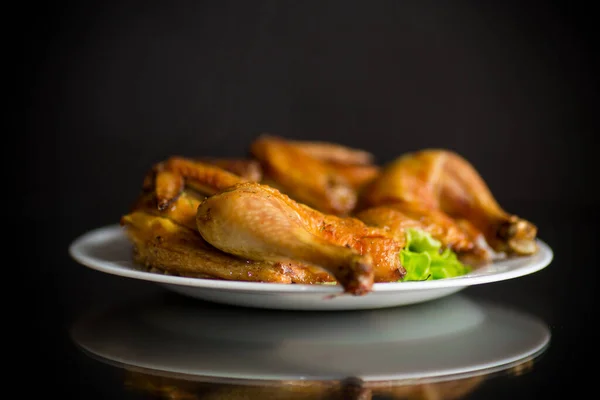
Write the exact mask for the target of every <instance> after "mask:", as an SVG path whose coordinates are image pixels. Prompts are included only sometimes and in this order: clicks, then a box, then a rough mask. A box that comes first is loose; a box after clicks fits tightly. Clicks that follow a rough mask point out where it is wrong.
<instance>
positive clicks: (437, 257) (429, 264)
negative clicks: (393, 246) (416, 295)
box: [400, 228, 471, 282]
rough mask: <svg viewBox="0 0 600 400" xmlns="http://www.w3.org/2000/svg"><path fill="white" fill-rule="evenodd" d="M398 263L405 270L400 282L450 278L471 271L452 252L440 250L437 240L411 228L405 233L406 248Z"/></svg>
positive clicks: (440, 245)
mask: <svg viewBox="0 0 600 400" xmlns="http://www.w3.org/2000/svg"><path fill="white" fill-rule="evenodd" d="M400 262H401V263H402V265H403V266H404V268H406V275H405V276H404V278H402V279H401V280H400V282H406V281H425V280H433V279H443V278H452V277H455V276H460V275H464V274H466V273H468V272H469V271H471V267H469V266H468V265H465V264H463V263H461V262H460V261H459V260H458V258H457V257H456V253H454V252H453V251H452V250H450V249H448V248H447V249H444V250H442V243H441V242H440V241H439V240H436V239H434V238H433V237H431V235H430V234H429V233H427V232H424V231H421V230H419V229H412V228H411V229H408V230H407V232H406V247H405V248H404V249H403V250H402V251H401V252H400Z"/></svg>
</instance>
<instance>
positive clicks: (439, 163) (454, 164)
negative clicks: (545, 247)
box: [360, 149, 537, 255]
mask: <svg viewBox="0 0 600 400" xmlns="http://www.w3.org/2000/svg"><path fill="white" fill-rule="evenodd" d="M389 204H395V206H394V207H399V209H400V210H401V211H403V212H410V213H412V215H410V216H411V217H418V218H423V219H429V220H435V221H442V220H444V219H445V218H446V216H448V217H449V218H448V219H447V222H448V225H447V226H448V228H450V225H452V224H454V225H455V226H456V228H457V229H461V223H460V222H459V220H465V221H468V223H469V224H470V225H471V226H472V227H471V229H470V232H474V231H480V232H481V233H482V235H483V236H484V237H485V240H486V242H487V243H488V244H489V245H490V246H491V247H492V248H493V249H494V250H495V251H497V252H504V253H507V254H514V255H527V254H532V253H534V252H535V251H536V250H537V244H536V241H535V238H536V235H537V228H536V227H535V226H534V225H533V224H532V223H531V222H529V221H527V220H525V219H522V218H520V217H517V216H516V215H512V214H509V213H507V212H506V211H504V210H503V209H502V208H501V207H500V205H499V204H498V203H497V202H496V200H495V199H494V197H493V196H492V193H491V191H490V190H489V188H488V187H487V185H486V183H485V182H484V180H483V179H482V178H481V176H480V175H479V174H478V172H477V171H476V170H475V168H474V167H473V166H472V165H471V164H470V163H469V162H467V161H466V160H465V159H464V158H462V157H461V156H459V155H458V154H456V153H454V152H451V151H447V150H435V149H432V150H423V151H418V152H414V153H409V154H406V155H403V156H401V157H399V158H398V159H396V160H395V161H393V162H392V163H390V164H389V165H387V166H386V167H385V168H384V169H383V170H382V171H381V173H380V175H379V177H378V178H377V179H375V180H374V181H373V182H371V183H370V184H369V186H368V188H367V189H365V190H364V191H363V193H362V197H361V199H360V208H362V209H365V208H369V207H373V206H379V205H389ZM452 219H454V220H455V221H452ZM464 232H465V233H467V234H468V232H467V231H464Z"/></svg>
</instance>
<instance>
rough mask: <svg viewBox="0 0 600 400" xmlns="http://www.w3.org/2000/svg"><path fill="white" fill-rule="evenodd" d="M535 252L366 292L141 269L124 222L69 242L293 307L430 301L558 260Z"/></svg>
mask: <svg viewBox="0 0 600 400" xmlns="http://www.w3.org/2000/svg"><path fill="white" fill-rule="evenodd" d="M538 244H539V251H538V253H536V254H535V255H533V256H528V257H520V258H514V259H509V260H502V261H496V262H494V263H493V264H490V265H488V266H485V267H483V268H479V269H477V270H475V271H473V272H471V273H469V274H467V275H464V276H460V277H456V278H448V279H439V280H434V281H423V282H401V283H376V284H374V285H373V290H372V291H371V292H370V293H368V294H367V295H365V296H350V295H345V294H342V288H341V286H337V285H300V284H277V283H260V282H241V281H226V280H214V279H199V278H187V277H180V276H170V275H162V274H157V273H151V272H145V271H141V270H140V269H139V268H136V266H135V264H134V262H133V259H132V245H131V243H130V242H129V240H128V239H127V237H126V236H125V233H124V232H123V228H122V227H121V226H119V225H111V226H107V227H103V228H98V229H95V230H92V231H90V232H88V233H86V234H84V235H82V236H80V237H79V238H77V239H76V240H75V241H73V243H72V244H71V246H70V247H69V252H70V254H71V256H72V257H73V258H74V259H75V260H76V261H78V262H79V263H81V264H82V265H85V266H87V267H89V268H92V269H95V270H98V271H101V272H105V273H108V274H113V275H118V276H122V277H128V278H134V279H140V280H145V281H150V282H155V283H158V284H162V285H164V286H165V287H166V288H168V289H170V290H172V291H175V292H178V293H181V294H183V295H186V296H191V297H195V298H199V299H203V300H209V301H213V302H218V303H225V304H231V305H239V306H247V307H259V308H271V309H290V310H352V309H356V310H358V309H372V308H383V307H394V306H401V305H407V304H413V303H420V302H423V301H428V300H432V299H436V298H440V297H443V296H447V295H449V294H452V293H455V292H458V291H459V290H462V289H465V288H467V287H469V286H472V285H480V284H484V283H492V282H498V281H503V280H507V279H513V278H517V277H520V276H524V275H528V274H531V273H534V272H536V271H539V270H541V269H542V268H544V267H546V266H547V265H548V264H550V262H551V261H552V257H553V253H552V249H551V248H550V247H549V246H548V245H547V244H546V243H544V242H543V241H541V240H538Z"/></svg>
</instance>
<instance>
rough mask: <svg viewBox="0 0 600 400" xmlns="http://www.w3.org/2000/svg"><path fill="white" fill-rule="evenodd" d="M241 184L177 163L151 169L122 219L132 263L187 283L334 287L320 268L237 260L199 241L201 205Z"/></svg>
mask: <svg viewBox="0 0 600 400" xmlns="http://www.w3.org/2000/svg"><path fill="white" fill-rule="evenodd" d="M243 181H244V179H243V178H241V177H237V176H236V175H234V174H231V173H230V172H227V171H225V170H224V169H221V168H220V167H218V166H215V165H214V164H212V165H209V164H207V163H206V162H198V161H193V160H189V159H183V158H181V157H173V158H170V159H169V160H167V161H166V162H163V163H160V164H159V165H157V166H155V167H154V168H153V169H152V171H151V173H150V174H148V176H147V177H146V179H145V181H144V184H143V190H142V193H141V194H140V195H139V197H138V198H137V199H136V202H135V203H134V205H133V207H132V211H131V212H130V213H128V214H126V215H124V216H123V217H122V218H121V225H122V226H123V227H124V228H125V233H126V235H127V236H128V238H129V239H130V240H131V242H132V243H133V244H134V260H135V261H136V262H137V263H138V264H141V265H144V266H145V267H146V268H148V269H150V270H152V271H156V272H162V273H168V274H172V275H181V276H190V277H202V278H212V279H229V280H245V281H259V282H273V283H322V282H335V278H334V277H333V276H332V275H330V274H329V273H327V272H326V271H324V270H323V269H321V268H317V267H313V266H309V265H302V264H300V263H298V262H295V261H289V262H287V263H280V262H266V261H260V260H259V261H250V260H246V259H241V258H239V257H236V256H232V255H230V254H225V253H223V252H222V251H220V250H218V249H216V248H214V247H213V246H211V245H210V244H208V243H207V242H206V241H205V240H204V239H202V236H200V234H199V233H198V230H197V228H196V210H197V208H198V206H199V205H200V202H201V201H202V200H203V199H204V198H205V197H206V195H209V194H211V193H216V192H217V191H219V190H222V189H224V188H226V187H229V185H230V184H235V183H238V182H243ZM165 200H168V201H165ZM165 204H168V206H165Z"/></svg>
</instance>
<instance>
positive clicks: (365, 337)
mask: <svg viewBox="0 0 600 400" xmlns="http://www.w3.org/2000/svg"><path fill="white" fill-rule="evenodd" d="M71 334H72V338H73V340H74V341H75V343H76V344H77V345H78V346H79V347H80V348H81V349H82V350H83V351H84V352H85V353H86V354H88V355H90V356H92V357H94V358H96V359H98V360H100V361H103V362H106V363H109V364H112V365H116V366H119V367H121V368H124V369H125V370H126V371H127V374H126V384H127V387H129V388H131V389H135V390H139V391H143V392H151V393H152V394H154V395H158V396H164V398H170V399H172V398H178V399H187V398H189V399H212V398H215V399H217V398H219V399H238V398H240V399H241V398H244V399H250V398H257V399H259V398H282V399H283V398H285V399H290V398H291V399H296V398H297V399H305V398H306V399H308V398H311V399H314V398H316V399H321V398H323V399H325V398H327V399H335V398H340V399H341V398H344V399H353V398H357V399H358V398H365V399H368V398H380V399H386V398H395V399H396V398H398V399H400V398H431V399H434V398H444V399H446V398H460V397H462V396H463V395H464V394H466V393H469V392H471V391H473V390H474V389H475V388H476V387H478V386H479V384H480V383H481V382H482V381H483V380H484V379H486V377H488V376H491V375H495V374H497V373H500V372H502V373H507V372H513V373H522V372H524V371H528V370H529V369H530V368H531V366H532V365H533V362H534V360H536V359H537V357H538V356H539V355H540V354H542V353H543V352H544V351H545V349H546V348H547V347H548V345H549V342H550V331H549V329H548V327H547V325H546V324H544V323H543V322H542V321H540V320H539V319H537V318H536V317H533V316H531V315H527V314H524V313H521V312H518V311H515V310H512V309H508V308H506V307H503V306H501V305H497V304H492V303H484V302H481V301H477V302H476V301H474V300H471V299H470V298H469V297H467V296H465V295H463V294H454V295H451V296H448V297H446V298H442V299H439V300H434V301H430V302H427V303H421V304H416V305H410V306H404V307H398V308H387V309H376V310H364V311H320V312H315V311H282V310H262V309H250V308H242V307H233V306H226V305H221V304H213V303H208V302H202V301H199V300H194V299H188V298H185V297H183V296H178V295H176V294H169V293H163V294H159V295H155V296H151V297H144V298H140V299H138V300H136V301H133V302H130V303H127V304H119V305H117V306H113V307H110V308H105V309H102V310H90V311H89V312H88V313H86V314H85V315H83V316H82V317H81V318H80V319H79V320H78V321H77V322H76V324H75V325H74V326H73V327H72V331H71ZM267 393H268V397H267V396H266V394H267ZM374 396H375V397H374ZM377 396H379V397H377Z"/></svg>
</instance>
